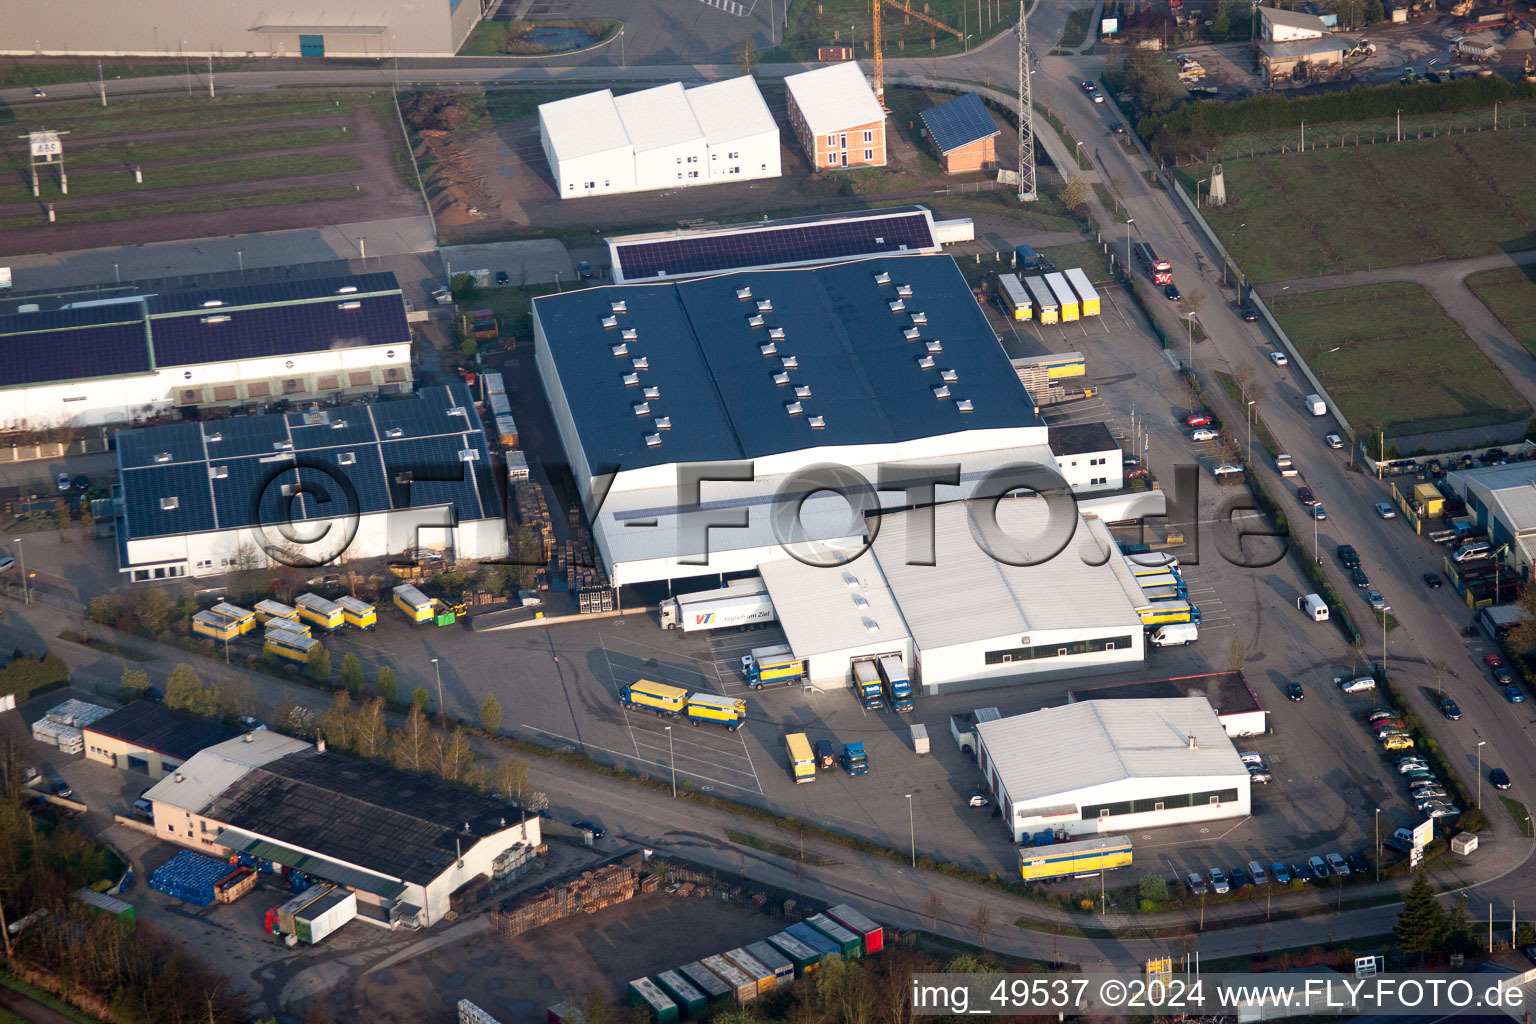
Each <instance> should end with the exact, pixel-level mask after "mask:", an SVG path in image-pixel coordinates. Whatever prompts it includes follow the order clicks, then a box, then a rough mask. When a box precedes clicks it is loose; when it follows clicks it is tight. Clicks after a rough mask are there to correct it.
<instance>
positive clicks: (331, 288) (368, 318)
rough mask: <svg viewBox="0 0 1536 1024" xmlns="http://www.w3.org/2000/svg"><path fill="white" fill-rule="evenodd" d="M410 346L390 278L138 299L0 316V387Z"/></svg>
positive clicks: (304, 282) (290, 283)
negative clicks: (340, 351) (349, 350)
mask: <svg viewBox="0 0 1536 1024" xmlns="http://www.w3.org/2000/svg"><path fill="white" fill-rule="evenodd" d="M410 337H411V333H410V327H409V325H408V324H407V323H406V319H405V304H404V301H403V299H402V297H401V294H400V285H399V283H398V282H397V281H396V280H395V276H394V275H393V274H389V273H385V274H362V275H357V276H352V277H329V278H319V279H314V280H298V281H283V282H275V283H268V284H254V285H240V286H235V287H228V288H218V289H200V290H197V291H188V292H173V293H168V294H155V295H145V296H142V297H141V299H140V301H137V302H126V303H115V304H112V305H104V306H87V307H84V308H80V309H56V310H43V311H39V312H36V313H16V314H11V315H9V316H0V387H6V386H14V385H26V384H43V383H50V382H55V381H69V380H81V379H88V378H94V377H111V376H120V375H125V374H134V373H150V372H153V370H154V369H155V368H156V367H170V366H192V365H196V364H200V363H211V362H220V361H223V360H229V359H251V358H260V357H270V356H278V355H287V354H291V353H300V352H316V351H325V350H329V349H338V348H355V347H360V346H367V345H401V346H407V345H409V344H410Z"/></svg>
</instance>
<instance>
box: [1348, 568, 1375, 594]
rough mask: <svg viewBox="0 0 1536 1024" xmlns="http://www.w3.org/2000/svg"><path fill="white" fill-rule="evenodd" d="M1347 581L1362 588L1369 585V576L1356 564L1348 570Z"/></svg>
mask: <svg viewBox="0 0 1536 1024" xmlns="http://www.w3.org/2000/svg"><path fill="white" fill-rule="evenodd" d="M1349 582H1351V583H1353V584H1354V585H1355V586H1357V587H1359V588H1360V589H1361V590H1364V589H1366V588H1367V587H1369V586H1370V585H1371V578H1370V577H1369V576H1367V575H1366V574H1365V570H1364V569H1362V568H1360V567H1359V566H1358V565H1357V566H1355V567H1354V568H1353V569H1351V570H1349Z"/></svg>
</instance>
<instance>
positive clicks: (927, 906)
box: [923, 889, 944, 932]
mask: <svg viewBox="0 0 1536 1024" xmlns="http://www.w3.org/2000/svg"><path fill="white" fill-rule="evenodd" d="M923 913H925V914H927V915H928V929H929V931H933V932H937V931H938V930H939V915H940V914H942V913H944V897H942V896H940V895H939V893H938V890H936V889H929V890H928V901H927V902H926V903H924V904H923Z"/></svg>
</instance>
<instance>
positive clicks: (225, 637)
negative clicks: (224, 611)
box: [192, 611, 240, 644]
mask: <svg viewBox="0 0 1536 1024" xmlns="http://www.w3.org/2000/svg"><path fill="white" fill-rule="evenodd" d="M192 632H193V634H194V635H196V636H205V637H207V638H208V639H209V640H217V641H218V642H219V643H224V644H227V643H229V642H230V641H232V640H238V639H240V623H238V622H236V621H235V620H234V619H231V618H229V617H227V616H224V615H220V614H219V613H218V612H215V611H205V612H198V613H197V614H196V615H194V616H192Z"/></svg>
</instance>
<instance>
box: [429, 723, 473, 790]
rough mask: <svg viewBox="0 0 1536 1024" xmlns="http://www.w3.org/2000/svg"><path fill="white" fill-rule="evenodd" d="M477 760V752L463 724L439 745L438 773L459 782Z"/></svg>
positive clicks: (451, 780)
mask: <svg viewBox="0 0 1536 1024" xmlns="http://www.w3.org/2000/svg"><path fill="white" fill-rule="evenodd" d="M474 761H475V752H474V750H473V749H472V748H471V747H470V745H469V735H468V734H467V733H466V732H465V731H464V727H463V726H456V727H455V728H454V730H453V732H452V733H451V734H449V735H448V736H447V737H445V738H444V739H443V741H442V742H441V743H440V744H439V745H438V767H437V773H438V774H439V775H441V776H442V777H443V778H444V779H446V780H448V781H449V782H458V781H460V780H461V779H463V778H464V773H465V772H466V771H468V770H469V766H470V765H471V764H473V763H474Z"/></svg>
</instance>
